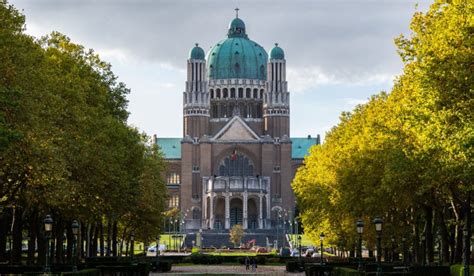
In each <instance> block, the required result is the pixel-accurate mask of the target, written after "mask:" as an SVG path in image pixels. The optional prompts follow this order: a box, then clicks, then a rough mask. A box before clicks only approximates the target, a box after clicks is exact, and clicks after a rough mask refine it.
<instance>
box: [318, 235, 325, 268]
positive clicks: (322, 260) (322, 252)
mask: <svg viewBox="0 0 474 276" xmlns="http://www.w3.org/2000/svg"><path fill="white" fill-rule="evenodd" d="M325 237H326V235H324V233H323V232H321V234H319V239H320V240H321V265H322V264H323V262H324V248H323V241H324V238H325Z"/></svg>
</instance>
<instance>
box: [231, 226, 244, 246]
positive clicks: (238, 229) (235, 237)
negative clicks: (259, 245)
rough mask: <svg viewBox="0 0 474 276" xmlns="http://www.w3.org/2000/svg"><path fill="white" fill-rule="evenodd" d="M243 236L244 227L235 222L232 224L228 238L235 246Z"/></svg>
mask: <svg viewBox="0 0 474 276" xmlns="http://www.w3.org/2000/svg"><path fill="white" fill-rule="evenodd" d="M243 236H244V228H243V227H242V225H240V224H235V225H234V226H232V228H231V229H230V233H229V240H230V242H231V243H233V244H234V245H235V246H237V245H239V244H240V242H241V241H242V237H243Z"/></svg>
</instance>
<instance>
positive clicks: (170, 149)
mask: <svg viewBox="0 0 474 276" xmlns="http://www.w3.org/2000/svg"><path fill="white" fill-rule="evenodd" d="M181 140H182V138H157V139H156V144H157V145H158V146H159V147H160V149H161V151H162V152H163V154H164V157H165V159H181ZM291 142H292V145H291V158H292V159H303V158H304V157H305V156H306V155H307V154H308V152H309V148H310V147H311V146H313V145H318V144H320V141H319V138H318V137H316V138H311V137H310V136H309V137H296V138H291Z"/></svg>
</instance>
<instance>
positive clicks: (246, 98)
mask: <svg viewBox="0 0 474 276" xmlns="http://www.w3.org/2000/svg"><path fill="white" fill-rule="evenodd" d="M186 66H187V67H186V68H187V79H186V84H185V89H184V92H183V136H182V137H180V138H161V137H155V143H156V144H157V145H158V146H159V147H160V149H161V151H162V152H163V155H164V157H165V159H166V161H167V164H168V165H167V174H166V176H165V177H166V182H167V186H168V192H169V200H168V205H169V206H168V207H169V208H177V209H179V210H180V221H182V227H183V228H184V229H186V231H189V232H192V231H197V230H200V231H206V230H207V231H209V230H211V231H224V232H225V231H226V230H227V229H229V228H231V227H232V226H233V225H235V224H240V225H242V226H243V228H244V229H246V231H254V230H264V229H273V228H274V227H275V225H276V224H277V223H279V218H280V219H281V218H283V219H282V220H284V219H287V220H288V221H290V220H291V219H292V218H293V216H294V214H295V197H294V194H293V191H292V189H291V181H292V179H293V177H294V175H295V172H296V170H297V168H298V167H299V166H300V165H301V164H302V162H303V158H304V156H305V155H306V154H307V152H308V150H309V148H310V147H311V146H312V145H315V144H319V143H320V139H319V135H318V136H316V137H314V138H312V137H311V136H308V137H304V138H293V137H291V136H290V92H289V91H288V83H287V80H286V76H287V75H286V59H285V52H284V51H283V49H282V48H281V47H280V46H278V44H277V43H275V45H274V46H273V48H271V50H270V51H269V52H267V51H266V50H265V49H264V48H263V47H262V46H261V45H259V44H258V43H257V42H255V41H253V40H251V39H250V38H249V36H248V35H247V28H246V26H245V23H244V21H243V20H242V19H241V18H239V17H238V15H237V16H236V17H235V18H234V19H232V20H231V22H230V24H229V28H228V32H227V35H226V37H225V38H224V39H223V40H221V41H219V42H217V43H216V44H215V45H214V46H213V47H211V48H210V50H209V51H208V52H207V54H206V53H205V52H204V50H203V49H202V48H201V47H200V46H199V45H198V44H196V45H195V46H194V47H193V48H192V49H191V50H190V52H189V56H188V59H187V63H186Z"/></svg>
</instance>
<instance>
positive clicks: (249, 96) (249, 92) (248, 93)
mask: <svg viewBox="0 0 474 276" xmlns="http://www.w3.org/2000/svg"><path fill="white" fill-rule="evenodd" d="M245 94H246V95H245V97H246V98H251V97H252V96H251V95H250V94H252V92H251V89H250V88H247V89H246V90H245Z"/></svg>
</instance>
